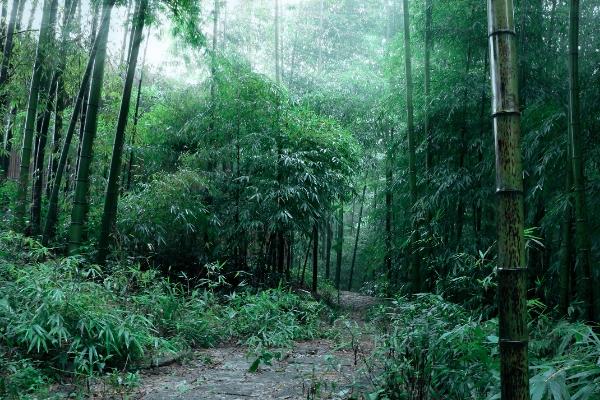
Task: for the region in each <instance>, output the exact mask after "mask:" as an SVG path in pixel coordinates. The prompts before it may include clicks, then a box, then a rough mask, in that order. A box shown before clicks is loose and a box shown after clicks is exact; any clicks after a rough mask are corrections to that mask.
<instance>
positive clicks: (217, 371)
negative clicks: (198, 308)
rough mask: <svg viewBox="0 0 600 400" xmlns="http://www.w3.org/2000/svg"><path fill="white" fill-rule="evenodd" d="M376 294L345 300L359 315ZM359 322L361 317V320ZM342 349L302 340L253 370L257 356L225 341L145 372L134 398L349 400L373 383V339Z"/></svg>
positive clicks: (356, 340)
mask: <svg viewBox="0 0 600 400" xmlns="http://www.w3.org/2000/svg"><path fill="white" fill-rule="evenodd" d="M376 302H377V300H376V299H375V298H373V297H369V296H363V295H360V294H358V293H352V292H341V293H340V304H341V305H342V306H343V307H344V308H346V309H347V310H348V311H350V312H351V313H352V315H353V316H355V317H357V316H359V315H361V314H363V312H364V311H365V310H366V309H367V308H369V307H370V306H373V305H374V304H376ZM357 322H358V321H357ZM353 339H354V340H352V341H353V342H354V344H352V343H351V342H352V341H348V343H347V345H346V346H342V348H339V347H340V346H339V343H338V344H336V343H335V342H334V341H332V340H312V341H307V342H301V343H297V344H296V346H295V347H294V348H293V349H292V350H289V351H287V352H285V353H284V355H283V357H282V359H281V360H279V361H274V362H273V363H272V365H270V366H269V365H261V367H260V368H259V370H258V371H257V372H255V373H252V372H248V369H249V367H250V365H251V364H252V362H253V361H254V359H255V358H249V357H248V356H247V354H246V349H245V348H243V347H240V346H234V345H225V346H220V347H217V348H214V349H203V350H198V351H196V352H195V353H194V355H193V357H192V358H191V360H189V361H185V362H183V363H181V364H180V365H174V366H169V367H162V368H156V369H153V370H147V371H144V372H143V373H142V374H141V378H142V381H141V385H140V386H139V388H138V390H137V391H136V392H137V393H135V394H134V395H133V396H132V397H133V398H136V399H143V400H161V399H177V400H201V399H202V400H203V399H207V400H209V399H215V400H221V399H223V400H234V399H252V398H256V399H264V400H268V399H346V398H349V397H351V396H353V395H354V396H356V395H357V394H358V393H362V392H364V391H365V390H367V388H368V387H369V386H370V375H371V373H370V371H369V370H370V368H371V366H370V354H371V352H372V349H373V342H372V338H371V337H370V336H368V335H364V336H360V337H355V338H353Z"/></svg>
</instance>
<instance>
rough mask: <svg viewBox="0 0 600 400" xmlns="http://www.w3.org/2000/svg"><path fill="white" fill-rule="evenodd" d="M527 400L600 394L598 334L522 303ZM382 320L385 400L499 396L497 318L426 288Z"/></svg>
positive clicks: (385, 312) (579, 398) (540, 307)
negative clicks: (526, 327) (526, 349)
mask: <svg viewBox="0 0 600 400" xmlns="http://www.w3.org/2000/svg"><path fill="white" fill-rule="evenodd" d="M529 310H530V315H531V322H530V323H529V325H530V326H529V331H530V332H531V335H530V342H529V358H530V390H531V399H532V400H567V399H571V400H586V399H597V398H599V396H600V367H599V365H598V360H599V359H600V339H599V338H598V336H597V335H596V334H595V333H594V331H593V329H592V328H591V327H590V326H588V325H586V324H583V323H571V322H568V321H564V320H563V321H559V322H556V321H555V320H553V319H552V318H550V316H549V315H548V310H546V308H545V306H544V305H543V304H541V303H540V302H538V301H530V302H529ZM380 318H381V319H384V320H386V322H389V324H388V330H387V333H386V334H385V335H384V342H383V343H384V345H383V346H382V347H381V348H380V349H379V353H378V359H379V360H380V363H381V365H382V368H383V374H381V376H380V384H381V389H380V390H379V392H377V393H375V394H373V395H372V396H374V397H373V398H378V399H390V400H400V399H402V400H405V399H406V400H409V399H410V400H417V399H419V400H421V399H423V400H424V399H473V400H481V399H488V400H493V399H499V398H500V395H499V389H500V378H499V357H498V337H497V330H498V326H497V325H498V322H497V319H489V320H483V319H482V318H481V317H479V315H477V314H475V313H474V312H473V311H469V310H468V309H466V308H464V307H463V306H460V305H457V304H454V303H450V302H448V301H446V300H445V299H444V298H442V297H441V296H438V295H433V294H422V295H418V296H416V297H415V298H413V299H410V300H409V299H407V298H404V297H402V298H398V299H396V300H395V301H394V302H393V305H392V306H389V307H386V308H382V309H381V311H380Z"/></svg>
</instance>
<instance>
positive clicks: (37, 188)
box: [31, 73, 58, 236]
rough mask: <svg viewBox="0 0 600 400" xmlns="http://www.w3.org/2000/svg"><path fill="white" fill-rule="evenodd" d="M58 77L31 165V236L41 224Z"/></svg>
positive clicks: (51, 91) (36, 233)
mask: <svg viewBox="0 0 600 400" xmlns="http://www.w3.org/2000/svg"><path fill="white" fill-rule="evenodd" d="M57 80H58V77H57V76H56V73H55V74H54V76H53V77H52V80H51V83H50V88H49V90H48V98H47V101H46V107H45V110H44V112H43V113H42V114H41V127H40V129H39V131H38V140H37V149H36V152H35V154H34V163H33V188H32V193H31V234H32V235H34V236H37V235H39V234H40V233H41V224H42V217H41V216H42V189H43V188H42V185H43V178H44V173H43V171H44V160H45V158H46V142H47V139H48V129H49V127H50V117H51V115H52V109H53V108H54V96H53V95H52V94H53V93H56V84H57Z"/></svg>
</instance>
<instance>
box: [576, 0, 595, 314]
mask: <svg viewBox="0 0 600 400" xmlns="http://www.w3.org/2000/svg"><path fill="white" fill-rule="evenodd" d="M569 126H570V131H571V160H572V161H571V162H572V164H573V165H572V168H573V183H574V189H575V193H574V194H575V240H576V248H577V262H576V269H578V270H579V271H581V273H580V275H581V276H582V282H581V284H580V285H578V287H579V289H580V297H581V300H582V301H583V305H584V309H585V314H586V315H585V318H587V319H588V320H590V321H594V320H596V316H597V311H598V310H597V307H595V302H596V301H597V299H595V298H594V297H597V296H594V279H593V275H592V264H591V254H590V252H591V243H590V236H589V231H588V220H587V206H586V199H585V163H584V160H583V149H582V138H581V117H580V107H579V0H571V3H570V9H569Z"/></svg>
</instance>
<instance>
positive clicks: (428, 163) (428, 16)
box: [423, 0, 433, 181]
mask: <svg viewBox="0 0 600 400" xmlns="http://www.w3.org/2000/svg"><path fill="white" fill-rule="evenodd" d="M432 8H433V5H432V4H431V0H425V64H424V66H423V68H424V70H425V77H424V79H425V83H424V85H425V87H424V90H425V109H424V120H423V125H424V126H423V130H424V131H425V138H426V140H427V145H426V148H425V169H426V171H427V179H428V181H429V179H430V178H429V177H430V174H431V168H432V164H433V150H432V148H431V147H432V141H433V138H432V134H431V123H430V120H429V113H430V107H431V48H432V47H433V45H432V42H433V40H432V35H431V20H432Z"/></svg>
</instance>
